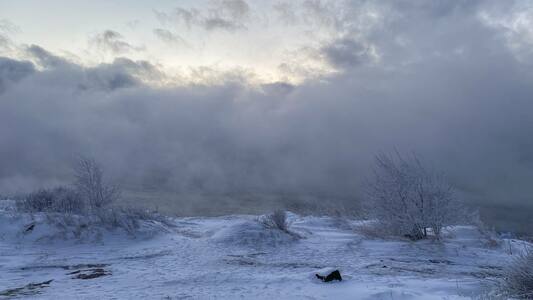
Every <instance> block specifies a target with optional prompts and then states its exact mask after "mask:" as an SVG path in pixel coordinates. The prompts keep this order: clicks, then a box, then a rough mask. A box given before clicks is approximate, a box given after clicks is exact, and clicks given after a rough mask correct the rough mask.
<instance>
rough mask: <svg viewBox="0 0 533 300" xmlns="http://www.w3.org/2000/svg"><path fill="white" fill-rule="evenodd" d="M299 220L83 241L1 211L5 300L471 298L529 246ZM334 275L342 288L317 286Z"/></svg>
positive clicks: (211, 223) (473, 234)
mask: <svg viewBox="0 0 533 300" xmlns="http://www.w3.org/2000/svg"><path fill="white" fill-rule="evenodd" d="M0 202H2V201H0ZM6 203H7V202H6ZM290 218H291V220H292V227H291V228H292V230H293V231H294V232H296V233H298V234H299V235H301V236H303V238H301V239H297V238H295V235H289V234H286V233H284V232H282V231H279V230H275V229H267V228H265V227H264V226H262V225H261V224H260V223H258V222H257V217H256V216H244V215H239V216H226V217H216V218H200V217H196V218H179V219H175V220H173V221H172V223H173V225H172V226H164V225H161V224H155V223H150V222H146V223H145V224H144V226H143V227H142V228H141V229H140V232H139V233H138V234H137V235H136V236H135V237H133V236H131V235H128V234H126V233H124V232H121V231H107V230H103V229H102V230H96V231H92V232H91V233H90V234H85V235H81V236H80V235H79V234H74V233H72V232H71V231H74V229H73V228H71V227H69V226H71V225H68V224H65V225H64V226H58V225H51V224H48V222H47V221H46V218H45V217H44V216H42V215H36V216H33V218H32V217H31V216H30V215H20V214H15V213H12V212H9V211H6V210H2V209H1V207H0V295H3V296H0V299H2V297H4V298H8V297H13V296H16V297H30V298H38V299H213V298H220V299H239V298H242V299H470V298H471V297H472V296H476V295H478V294H480V293H482V292H484V291H486V290H489V289H491V288H493V287H494V286H495V285H496V282H497V280H498V279H499V278H500V277H501V272H502V268H503V267H504V266H505V265H506V263H507V262H508V261H509V259H510V258H511V257H512V255H510V252H512V251H517V250H518V249H520V248H522V247H523V246H524V245H523V243H524V242H522V241H518V240H504V241H503V242H502V244H501V245H500V246H495V247H492V248H491V247H489V246H487V241H485V240H484V239H483V237H482V236H481V235H480V233H479V232H478V231H477V230H476V229H475V228H473V227H466V226H464V227H455V228H451V229H450V230H448V232H447V234H446V238H445V239H444V241H442V242H438V241H430V240H427V241H419V242H410V241H403V240H381V239H370V238H366V237H365V236H363V235H361V234H359V233H357V232H358V231H357V230H355V229H356V227H357V226H360V224H361V222H357V221H341V220H337V219H334V218H329V217H301V216H296V215H292V214H291V215H290ZM31 224H35V225H34V227H33V228H32V229H31V230H28V229H29V226H31ZM155 232H157V234H156V233H155ZM76 236H77V237H76ZM333 269H339V270H340V272H341V274H342V276H343V278H344V280H343V281H342V282H331V283H323V282H321V281H319V280H317V279H316V278H315V276H314V274H315V273H323V274H326V273H327V272H328V271H330V270H333ZM93 275H94V276H93ZM100 275H103V276H100ZM87 277H88V278H89V279H81V278H87ZM91 277H95V278H91ZM50 280H52V281H50ZM48 281H50V282H48ZM8 295H9V296H8Z"/></svg>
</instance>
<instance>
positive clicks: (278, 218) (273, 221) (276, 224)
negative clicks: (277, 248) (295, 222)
mask: <svg viewBox="0 0 533 300" xmlns="http://www.w3.org/2000/svg"><path fill="white" fill-rule="evenodd" d="M259 221H260V222H261V224H263V225H264V226H265V227H267V228H272V229H278V230H281V231H284V232H287V233H288V232H289V225H290V224H289V222H288V220H287V213H286V212H285V211H284V210H281V209H278V210H275V211H274V212H272V213H271V214H268V215H265V216H263V217H262V218H260V219H259Z"/></svg>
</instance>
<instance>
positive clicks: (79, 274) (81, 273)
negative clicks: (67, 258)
mask: <svg viewBox="0 0 533 300" xmlns="http://www.w3.org/2000/svg"><path fill="white" fill-rule="evenodd" d="M68 275H75V276H73V277H72V279H95V278H99V277H103V276H109V275H111V272H110V271H108V270H105V269H102V268H94V269H87V270H77V271H74V272H70V273H68Z"/></svg>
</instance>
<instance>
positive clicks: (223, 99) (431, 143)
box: [0, 0, 533, 207]
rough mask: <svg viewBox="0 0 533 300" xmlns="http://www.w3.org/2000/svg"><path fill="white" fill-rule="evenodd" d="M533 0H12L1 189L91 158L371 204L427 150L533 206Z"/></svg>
mask: <svg viewBox="0 0 533 300" xmlns="http://www.w3.org/2000/svg"><path fill="white" fill-rule="evenodd" d="M532 20H533V3H531V2H530V1H521V0H510V1H490V0H487V1H481V0H468V1H467V0H457V1H422V0H413V1H405V0H399V1H392V0H391V1H365V0H339V1H327V0H302V1H251V0H248V1H244V0H212V1H157V2H154V1H125V0H124V1H118V0H114V1H103V0H102V1H100V0H95V1H83V2H82V1H59V0H55V1H36V0H35V1H27V0H20V1H0V145H1V147H0V166H1V168H0V191H3V192H2V193H13V192H16V191H24V190H28V189H30V188H35V187H40V186H49V185H53V184H59V183H63V182H66V181H68V178H69V176H70V175H71V174H70V173H69V172H70V171H69V170H70V165H71V162H72V159H73V157H76V155H84V156H92V157H95V158H96V159H97V160H98V161H101V162H102V164H103V165H105V166H106V170H107V172H108V173H109V176H110V177H113V178H118V180H119V181H120V182H121V183H122V184H123V185H124V186H126V187H128V188H132V189H148V188H155V189H159V190H171V191H179V192H182V191H187V192H190V193H209V194H228V193H266V194H312V195H325V196H324V197H326V198H327V199H334V198H342V199H358V198H360V197H362V196H361V195H360V191H361V190H362V188H363V187H364V182H365V178H366V177H367V175H368V174H369V173H371V167H372V161H373V156H374V155H375V154H376V153H379V152H388V151H393V149H397V150H398V151H401V152H402V153H411V152H416V153H418V154H419V155H420V156H421V157H423V160H424V161H425V162H426V163H427V164H428V165H430V166H431V167H432V168H435V169H438V170H441V171H443V172H444V173H446V174H447V175H448V177H449V179H450V181H451V182H452V183H453V184H454V185H455V186H456V187H457V188H458V190H459V191H460V194H461V195H462V197H465V198H466V199H468V200H469V201H471V202H475V203H482V204H483V205H487V206H488V205H500V206H502V205H503V206H505V205H507V206H513V207H533V199H532V197H533V196H532V195H533V185H532V184H531V180H532V178H533V139H532V137H533V100H532V99H533V85H532V84H531V83H532V80H533V74H532V70H533V69H532V63H531V62H532V61H533V60H532V58H533V52H532V51H533V50H532V49H533V47H532V45H533V29H532V28H533V26H531V22H532Z"/></svg>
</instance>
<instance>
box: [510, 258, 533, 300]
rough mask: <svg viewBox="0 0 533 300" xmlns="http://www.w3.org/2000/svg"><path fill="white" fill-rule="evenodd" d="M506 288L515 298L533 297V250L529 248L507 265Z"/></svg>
mask: <svg viewBox="0 0 533 300" xmlns="http://www.w3.org/2000/svg"><path fill="white" fill-rule="evenodd" d="M505 289H506V290H507V292H508V293H509V295H510V296H511V297H513V298H523V299H533V250H532V249H531V248H527V249H526V250H525V251H524V252H523V253H521V254H519V255H518V256H517V257H516V258H515V259H514V260H513V261H512V262H511V264H510V265H509V266H508V267H507V269H506V276H505Z"/></svg>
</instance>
